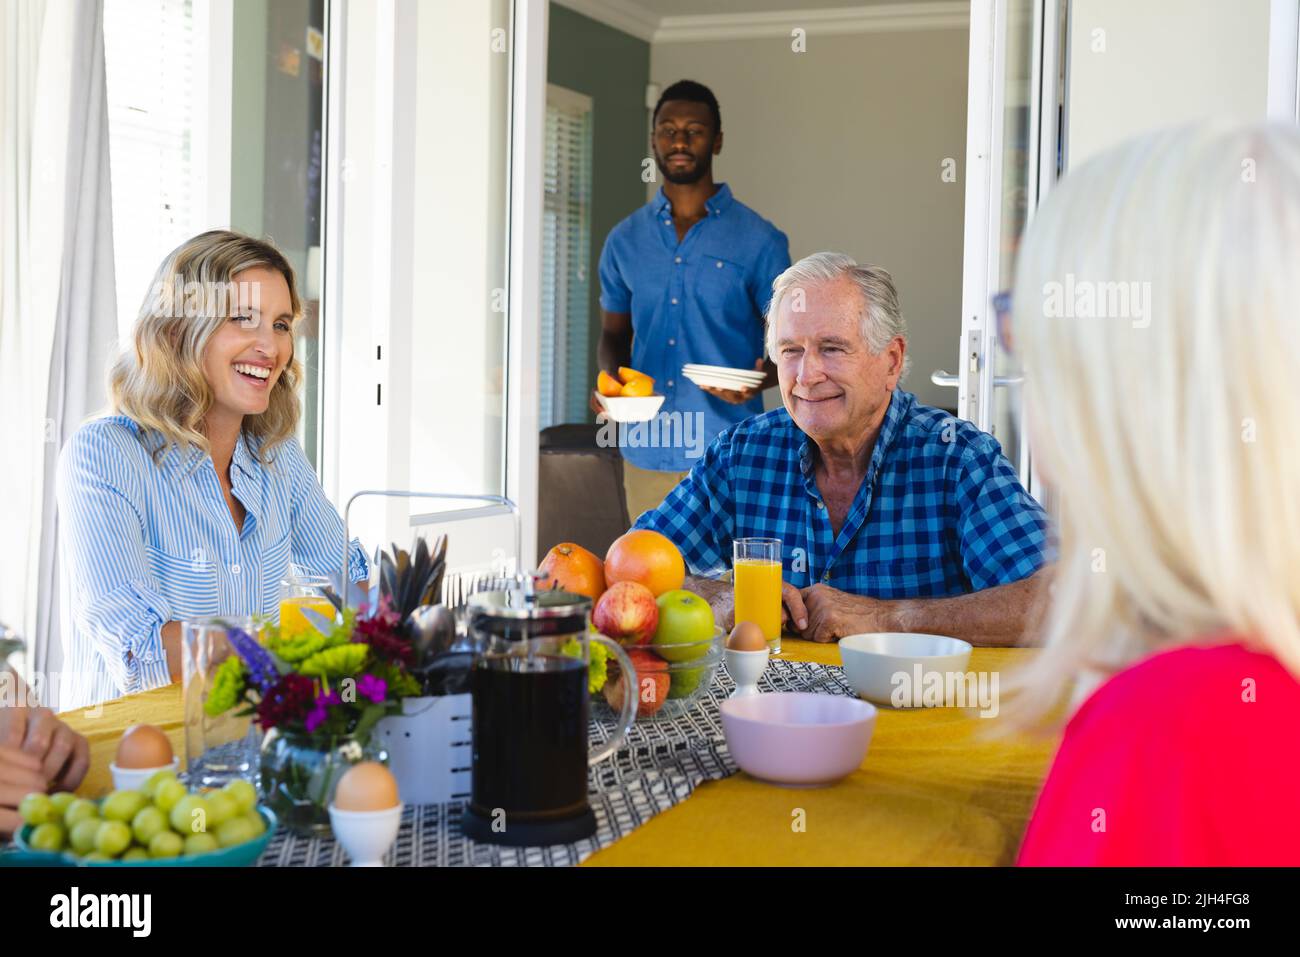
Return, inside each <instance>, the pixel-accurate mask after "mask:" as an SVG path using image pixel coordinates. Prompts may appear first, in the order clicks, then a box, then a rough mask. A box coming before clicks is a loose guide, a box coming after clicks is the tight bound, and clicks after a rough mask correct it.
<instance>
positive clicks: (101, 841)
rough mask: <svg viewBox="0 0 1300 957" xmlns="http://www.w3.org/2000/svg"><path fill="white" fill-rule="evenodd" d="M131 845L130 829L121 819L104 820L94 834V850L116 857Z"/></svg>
mask: <svg viewBox="0 0 1300 957" xmlns="http://www.w3.org/2000/svg"><path fill="white" fill-rule="evenodd" d="M130 846H131V829H130V828H129V827H127V826H126V825H125V824H124V823H123V822H121V821H104V822H102V823H101V824H100V825H99V830H98V831H97V832H96V834H95V850H97V851H99V853H101V854H104V855H106V856H108V857H117V855H119V854H121V853H122V852H123V851H125V850H126V849H127V848H128V847H130Z"/></svg>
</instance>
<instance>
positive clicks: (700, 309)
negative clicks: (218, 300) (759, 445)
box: [600, 183, 790, 472]
mask: <svg viewBox="0 0 1300 957" xmlns="http://www.w3.org/2000/svg"><path fill="white" fill-rule="evenodd" d="M705 206H706V207H707V208H708V216H706V217H705V218H704V219H702V220H701V221H700V222H698V223H696V224H695V225H693V226H692V227H691V228H690V231H689V232H687V234H686V235H685V236H684V237H683V238H682V241H681V242H680V243H679V242H678V241H677V228H676V227H675V226H673V212H672V204H671V203H669V202H668V197H667V196H665V195H664V191H663V189H662V188H661V189H660V190H659V193H658V195H656V196H655V198H654V199H653V200H651V201H650V202H649V203H647V204H646V205H645V206H642V207H641V208H640V209H638V210H637V211H636V212H635V213H633V214H632V215H631V216H629V217H627V218H626V219H624V220H623V221H622V222H621V223H619V224H618V225H617V226H615V227H614V228H613V229H612V230H610V233H609V236H608V238H606V240H605V248H604V249H603V250H602V252H601V255H600V305H601V308H602V309H604V310H606V311H607V312H620V313H630V314H631V316H632V367H633V368H634V369H638V370H640V371H641V372H644V373H645V374H646V375H649V376H652V377H653V378H654V380H655V391H656V392H660V393H662V394H663V395H664V404H663V405H662V406H661V407H660V410H659V411H660V414H661V415H666V416H670V417H671V418H669V419H666V420H663V421H666V422H669V423H671V425H670V427H667V428H664V427H661V428H659V429H658V430H651V429H649V428H647V427H644V426H639V425H634V426H625V427H623V428H621V429H620V430H619V432H620V445H621V446H622V450H623V457H624V458H626V459H627V460H628V461H629V462H631V463H632V464H633V465H637V466H640V467H641V468H643V469H653V470H655V471H658V472H685V471H686V470H687V469H689V468H690V467H691V466H692V465H694V464H695V463H696V462H698V461H699V460H700V453H701V452H702V451H703V450H704V447H705V446H706V445H707V444H708V443H709V442H711V441H712V440H713V439H714V437H715V436H717V434H718V433H719V432H721V431H722V430H723V429H725V428H726V427H727V426H729V425H732V424H734V423H736V422H739V421H741V420H742V419H747V418H749V417H750V416H751V415H756V414H758V413H760V412H762V411H763V400H762V398H761V397H758V396H756V397H755V398H753V399H751V400H750V401H749V402H746V403H745V404H744V405H732V404H731V403H729V402H724V401H722V400H721V399H715V398H714V397H713V396H711V395H709V394H708V393H707V392H705V391H704V390H703V389H701V388H700V387H699V386H697V385H696V384H695V383H693V382H691V381H690V380H689V379H684V378H682V366H684V365H686V364H687V363H697V364H700V365H712V366H728V367H731V368H738V369H753V368H754V363H755V362H757V361H758V360H759V359H761V358H762V357H763V314H764V312H765V311H766V310H767V303H768V300H770V299H771V298H772V280H774V279H776V277H777V276H779V275H780V274H781V273H782V272H784V271H785V269H786V267H788V266H789V265H790V244H789V242H788V241H787V240H786V237H785V233H783V232H781V230H779V229H777V228H776V227H775V226H773V225H772V224H771V223H769V222H768V221H767V220H766V219H764V218H763V217H762V216H760V215H758V213H756V212H754V211H753V210H752V209H750V208H749V207H748V206H746V205H745V204H744V203H742V202H740V201H739V200H737V199H736V198H734V197H733V196H732V195H731V188H730V187H729V186H727V185H726V184H725V183H724V184H722V185H721V186H719V187H718V191H717V192H716V193H714V194H713V195H712V196H711V197H710V198H709V199H708V200H707V201H706V202H705ZM674 413H676V415H675V416H674ZM685 416H691V417H692V422H691V423H690V424H689V425H686V424H683V423H684V417H685Z"/></svg>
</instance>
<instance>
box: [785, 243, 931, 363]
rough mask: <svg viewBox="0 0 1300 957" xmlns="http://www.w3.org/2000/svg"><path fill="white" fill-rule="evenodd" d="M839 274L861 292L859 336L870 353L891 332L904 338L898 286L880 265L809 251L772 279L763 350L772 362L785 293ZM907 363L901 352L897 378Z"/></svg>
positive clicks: (880, 346) (878, 349)
mask: <svg viewBox="0 0 1300 957" xmlns="http://www.w3.org/2000/svg"><path fill="white" fill-rule="evenodd" d="M841 276H847V277H848V278H849V279H851V280H853V282H854V283H855V284H856V285H857V287H858V290H859V291H860V292H861V293H862V312H861V313H860V314H859V319H858V323H859V328H860V330H861V333H862V339H863V341H864V342H866V344H867V347H868V348H869V349H870V350H871V351H872V352H873V353H875V354H877V355H879V354H880V352H881V351H882V350H883V349H884V348H885V347H886V346H887V345H889V343H890V341H891V340H892V339H893V338H894V337H895V336H901V337H902V338H903V341H904V342H906V341H907V321H906V320H905V319H904V318H903V311H902V309H901V307H900V306H899V304H898V290H897V289H895V288H894V277H893V276H891V275H890V274H889V270H887V269H883V268H881V267H880V266H871V265H867V266H859V265H858V264H857V263H856V262H855V261H854V260H853V259H852V258H851V257H849V256H846V255H844V254H843V253H829V252H827V253H813V254H812V255H811V256H805V257H804V258H803V259H801V260H799V261H798V262H797V263H795V264H794V265H793V266H791V267H790V268H789V269H787V270H786V271H785V272H783V273H781V275H779V276H777V277H776V279H775V281H773V283H772V301H771V303H769V304H768V307H767V354H768V355H769V356H770V357H771V358H772V361H773V362H775V361H776V317H777V314H778V313H779V312H780V310H781V303H782V302H784V301H785V297H786V296H788V295H790V294H791V293H793V292H794V291H795V290H796V289H804V288H806V287H808V286H811V285H813V284H815V283H823V282H830V281H831V280H835V279H839V278H840V277H841ZM911 366H912V357H911V356H910V355H907V354H906V353H904V355H903V374H902V376H900V377H899V379H900V380H901V379H902V378H903V376H906V375H907V370H908V369H910V368H911Z"/></svg>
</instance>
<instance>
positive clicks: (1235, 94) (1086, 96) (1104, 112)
mask: <svg viewBox="0 0 1300 957" xmlns="http://www.w3.org/2000/svg"><path fill="white" fill-rule="evenodd" d="M1070 6H1071V11H1072V12H1071V17H1072V20H1071V25H1070V61H1069V71H1070V72H1069V79H1068V94H1069V106H1068V108H1067V110H1066V116H1067V121H1068V127H1069V133H1068V136H1069V139H1068V141H1067V143H1068V151H1069V152H1068V162H1069V165H1070V166H1077V165H1078V164H1079V163H1081V162H1083V161H1084V160H1086V159H1087V158H1088V157H1089V156H1091V155H1093V154H1095V153H1097V152H1099V151H1101V150H1104V149H1106V148H1107V147H1108V146H1112V145H1114V144H1115V143H1118V142H1119V141H1121V140H1123V139H1126V138H1128V137H1130V136H1133V135H1135V134H1137V133H1140V132H1142V131H1144V130H1151V129H1155V128H1158V127H1162V126H1171V125H1175V124H1179V123H1184V122H1190V121H1193V120H1197V119H1201V118H1204V117H1210V116H1230V117H1234V118H1237V119H1241V120H1251V119H1263V118H1264V116H1265V113H1266V108H1267V99H1268V66H1269V43H1268V34H1269V0H1141V2H1134V0H1073V2H1072V3H1071V5H1070Z"/></svg>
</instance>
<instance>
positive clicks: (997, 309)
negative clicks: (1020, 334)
mask: <svg viewBox="0 0 1300 957" xmlns="http://www.w3.org/2000/svg"><path fill="white" fill-rule="evenodd" d="M991 301H992V303H993V314H994V318H995V321H996V322H997V334H998V342H999V343H1000V344H1001V345H1002V351H1003V352H1005V353H1006V354H1007V355H1012V354H1013V353H1014V351H1015V350H1014V348H1013V347H1012V336H1011V290H1010V289H1004V290H1002V291H1001V292H999V293H996V294H995V295H994V296H993V299H992V300H991Z"/></svg>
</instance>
